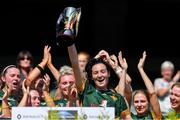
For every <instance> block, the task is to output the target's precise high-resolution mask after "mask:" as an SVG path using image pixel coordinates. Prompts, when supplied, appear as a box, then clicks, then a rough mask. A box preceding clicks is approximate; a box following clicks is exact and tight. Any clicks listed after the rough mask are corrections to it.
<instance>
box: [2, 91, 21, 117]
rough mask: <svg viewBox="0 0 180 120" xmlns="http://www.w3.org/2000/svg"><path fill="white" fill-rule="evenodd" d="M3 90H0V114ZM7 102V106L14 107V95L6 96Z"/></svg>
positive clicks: (16, 102) (16, 103)
mask: <svg viewBox="0 0 180 120" xmlns="http://www.w3.org/2000/svg"><path fill="white" fill-rule="evenodd" d="M3 95H4V92H3V90H0V114H2V98H3ZM8 104H9V107H10V108H11V107H14V106H17V105H18V101H17V100H15V99H14V97H12V96H10V97H9V98H8Z"/></svg>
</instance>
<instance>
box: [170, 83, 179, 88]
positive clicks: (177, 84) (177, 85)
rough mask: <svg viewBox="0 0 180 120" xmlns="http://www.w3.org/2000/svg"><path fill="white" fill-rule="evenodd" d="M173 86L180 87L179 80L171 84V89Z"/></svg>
mask: <svg viewBox="0 0 180 120" xmlns="http://www.w3.org/2000/svg"><path fill="white" fill-rule="evenodd" d="M175 86H176V87H179V88H180V82H176V83H174V84H173V85H172V87H171V89H173V87H175Z"/></svg>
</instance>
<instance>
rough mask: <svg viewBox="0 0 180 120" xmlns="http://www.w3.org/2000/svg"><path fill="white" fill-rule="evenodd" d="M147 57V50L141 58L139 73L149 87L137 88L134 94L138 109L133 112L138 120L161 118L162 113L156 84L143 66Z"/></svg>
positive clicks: (133, 115) (133, 116)
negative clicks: (154, 84)
mask: <svg viewBox="0 0 180 120" xmlns="http://www.w3.org/2000/svg"><path fill="white" fill-rule="evenodd" d="M145 59H146V52H145V51H144V52H143V56H142V58H140V60H139V63H138V66H137V67H138V70H139V73H140V75H141V77H142V79H143V81H144V84H145V86H146V88H147V91H146V90H136V91H134V94H133V104H134V107H135V110H136V113H137V114H136V115H135V114H133V113H132V115H131V116H132V118H133V119H136V120H149V119H155V120H161V119H162V113H161V111H160V105H159V102H158V98H157V95H156V94H155V90H154V86H153V84H152V82H151V80H150V79H149V77H148V76H147V75H146V73H145V71H144V69H143V67H144V62H145ZM150 108H151V109H150Z"/></svg>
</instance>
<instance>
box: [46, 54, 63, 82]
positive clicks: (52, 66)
mask: <svg viewBox="0 0 180 120" xmlns="http://www.w3.org/2000/svg"><path fill="white" fill-rule="evenodd" d="M47 66H48V68H49V70H50V71H51V73H52V74H53V76H54V78H55V79H56V81H59V76H60V73H59V71H58V70H57V69H56V68H55V66H54V65H53V63H52V56H51V53H50V52H49V59H48V62H47Z"/></svg>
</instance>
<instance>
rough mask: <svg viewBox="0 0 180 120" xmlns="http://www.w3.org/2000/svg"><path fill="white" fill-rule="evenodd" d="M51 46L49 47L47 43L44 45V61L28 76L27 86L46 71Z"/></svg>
mask: <svg viewBox="0 0 180 120" xmlns="http://www.w3.org/2000/svg"><path fill="white" fill-rule="evenodd" d="M50 49H51V47H49V46H48V45H46V46H45V47H44V56H43V59H42V61H41V62H40V63H39V64H38V65H37V66H36V67H35V68H34V69H33V70H32V71H31V72H30V74H29V75H28V77H27V80H26V86H30V85H31V83H32V82H33V81H35V80H36V78H37V77H38V76H39V75H40V74H41V73H43V72H44V68H45V66H46V64H47V61H48V58H49V51H50Z"/></svg>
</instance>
